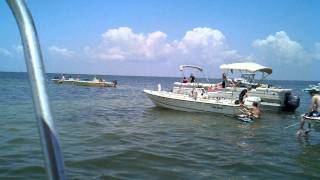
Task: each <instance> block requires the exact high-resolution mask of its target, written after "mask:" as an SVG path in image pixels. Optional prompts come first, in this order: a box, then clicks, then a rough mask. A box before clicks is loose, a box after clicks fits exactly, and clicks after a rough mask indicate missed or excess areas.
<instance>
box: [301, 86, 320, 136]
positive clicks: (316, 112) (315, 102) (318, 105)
mask: <svg viewBox="0 0 320 180" xmlns="http://www.w3.org/2000/svg"><path fill="white" fill-rule="evenodd" d="M309 93H310V96H311V105H310V111H309V113H306V114H304V115H303V116H302V117H301V121H300V128H299V130H298V132H297V135H301V134H302V133H303V127H304V123H305V121H306V119H305V118H304V116H307V117H320V95H319V94H318V92H317V91H316V90H310V91H309ZM309 128H310V124H309Z"/></svg>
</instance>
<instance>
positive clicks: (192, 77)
mask: <svg viewBox="0 0 320 180" xmlns="http://www.w3.org/2000/svg"><path fill="white" fill-rule="evenodd" d="M189 78H190V82H191V83H194V82H196V77H194V75H193V74H192V73H191V74H190V77H189Z"/></svg>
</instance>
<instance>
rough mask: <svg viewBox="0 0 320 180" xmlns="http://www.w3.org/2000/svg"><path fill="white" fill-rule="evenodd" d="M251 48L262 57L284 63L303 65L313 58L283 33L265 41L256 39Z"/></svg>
mask: <svg viewBox="0 0 320 180" xmlns="http://www.w3.org/2000/svg"><path fill="white" fill-rule="evenodd" d="M252 46H253V47H254V48H257V49H259V50H260V52H261V53H262V56H264V57H266V58H273V60H278V61H281V62H285V63H304V62H309V61H310V60H311V59H312V58H314V55H313V54H312V53H308V52H306V51H305V50H304V48H303V47H302V46H301V44H299V43H298V42H296V41H294V40H291V39H290V37H289V36H288V35H287V33H286V32H284V31H280V32H277V33H276V34H275V35H269V36H268V37H266V38H265V39H257V40H255V41H254V42H253V43H252Z"/></svg>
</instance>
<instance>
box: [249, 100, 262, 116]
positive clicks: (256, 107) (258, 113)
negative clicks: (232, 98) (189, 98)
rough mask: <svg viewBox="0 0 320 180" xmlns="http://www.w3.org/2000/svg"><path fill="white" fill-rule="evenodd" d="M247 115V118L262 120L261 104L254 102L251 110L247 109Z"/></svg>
mask: <svg viewBox="0 0 320 180" xmlns="http://www.w3.org/2000/svg"><path fill="white" fill-rule="evenodd" d="M245 115H247V117H248V118H250V119H257V118H260V116H261V111H260V108H259V104H258V103H257V102H253V103H252V107H251V108H249V109H245Z"/></svg>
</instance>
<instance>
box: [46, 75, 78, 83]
mask: <svg viewBox="0 0 320 180" xmlns="http://www.w3.org/2000/svg"><path fill="white" fill-rule="evenodd" d="M51 81H53V82H54V83H56V84H62V83H70V84H72V83H74V82H75V81H76V79H74V78H72V77H69V78H68V79H66V78H65V77H64V76H62V77H61V78H59V77H55V78H53V79H51Z"/></svg>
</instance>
